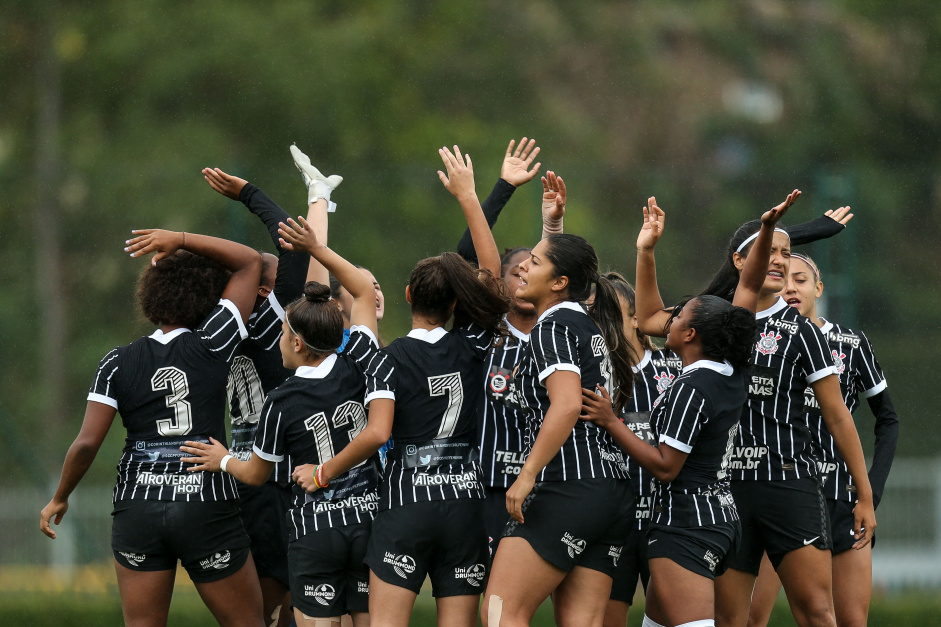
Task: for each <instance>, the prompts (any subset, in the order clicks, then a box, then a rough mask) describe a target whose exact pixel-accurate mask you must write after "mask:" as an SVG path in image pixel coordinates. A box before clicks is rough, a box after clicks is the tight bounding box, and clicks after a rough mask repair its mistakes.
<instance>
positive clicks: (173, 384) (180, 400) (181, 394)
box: [150, 366, 193, 436]
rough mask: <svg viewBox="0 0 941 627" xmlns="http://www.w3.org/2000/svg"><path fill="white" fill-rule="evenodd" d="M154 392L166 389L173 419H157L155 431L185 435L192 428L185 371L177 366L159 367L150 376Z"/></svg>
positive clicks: (171, 434) (188, 389) (188, 387)
mask: <svg viewBox="0 0 941 627" xmlns="http://www.w3.org/2000/svg"><path fill="white" fill-rule="evenodd" d="M150 386H151V388H152V389H153V391H154V392H160V391H161V390H167V391H168V392H169V393H168V394H167V407H170V408H172V409H173V419H172V420H171V419H163V420H158V421H157V433H159V434H160V435H163V436H173V435H186V434H187V433H189V432H190V430H191V429H192V428H193V411H192V407H190V404H189V401H187V400H186V397H187V396H188V395H189V393H190V385H189V381H188V380H187V378H186V373H185V372H183V371H182V370H180V369H179V368H174V367H173V366H167V367H166V368H161V369H160V370H158V371H157V372H155V373H154V376H153V377H151V378H150Z"/></svg>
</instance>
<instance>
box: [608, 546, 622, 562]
mask: <svg viewBox="0 0 941 627" xmlns="http://www.w3.org/2000/svg"><path fill="white" fill-rule="evenodd" d="M622 548H623V547H620V546H615V545H613V544H612V545H611V546H609V547H608V557H610V558H611V561H612V562H614V567H615V568H617V565H618V560H619V559H621V549H622Z"/></svg>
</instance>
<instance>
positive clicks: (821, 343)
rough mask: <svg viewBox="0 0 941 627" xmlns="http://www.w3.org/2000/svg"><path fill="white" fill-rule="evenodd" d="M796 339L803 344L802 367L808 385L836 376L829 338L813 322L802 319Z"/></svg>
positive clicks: (801, 353)
mask: <svg viewBox="0 0 941 627" xmlns="http://www.w3.org/2000/svg"><path fill="white" fill-rule="evenodd" d="M796 339H797V341H799V342H800V343H801V352H800V367H801V370H802V371H803V373H804V377H805V378H806V379H807V383H808V384H810V383H814V382H816V381H819V380H820V379H822V378H824V377H826V376H829V375H831V374H836V368H835V367H834V366H833V355H832V354H831V353H830V345H829V344H827V338H826V337H824V335H823V332H822V331H821V330H820V329H818V328H817V326H816V325H815V324H814V323H813V322H811V321H810V320H808V319H807V318H800V325H799V328H798V331H797V338H796Z"/></svg>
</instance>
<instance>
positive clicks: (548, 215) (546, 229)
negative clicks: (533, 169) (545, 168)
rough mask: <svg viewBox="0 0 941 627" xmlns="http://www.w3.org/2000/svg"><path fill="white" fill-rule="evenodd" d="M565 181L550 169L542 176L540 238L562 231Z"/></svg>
mask: <svg viewBox="0 0 941 627" xmlns="http://www.w3.org/2000/svg"><path fill="white" fill-rule="evenodd" d="M565 201H566V193H565V181H563V180H562V177H561V176H556V174H555V172H552V171H551V170H550V171H549V172H546V175H545V176H544V177H542V239H546V238H547V237H549V236H550V235H552V234H553V233H562V232H563V228H562V218H563V217H564V216H565Z"/></svg>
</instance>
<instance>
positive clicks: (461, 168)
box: [438, 144, 477, 200]
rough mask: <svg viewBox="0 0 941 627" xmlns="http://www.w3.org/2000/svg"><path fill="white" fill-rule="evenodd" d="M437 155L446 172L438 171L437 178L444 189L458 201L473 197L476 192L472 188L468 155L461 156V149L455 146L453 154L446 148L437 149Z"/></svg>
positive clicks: (472, 171) (471, 167)
mask: <svg viewBox="0 0 941 627" xmlns="http://www.w3.org/2000/svg"><path fill="white" fill-rule="evenodd" d="M438 154H439V155H440V156H441V161H443V162H444V167H445V169H446V170H447V171H448V173H447V174H445V173H444V172H442V171H441V170H438V178H439V179H441V183H442V184H443V185H444V187H445V189H447V190H448V191H449V192H451V193H452V194H453V195H454V197H455V198H457V199H458V200H460V199H462V198H467V197H468V196H473V195H475V194H476V193H477V192H476V191H475V188H474V164H472V163H471V158H470V155H461V149H460V148H458V147H457V145H456V144H455V146H454V152H453V153H452V152H451V151H450V150H449V149H448V148H439V149H438Z"/></svg>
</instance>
